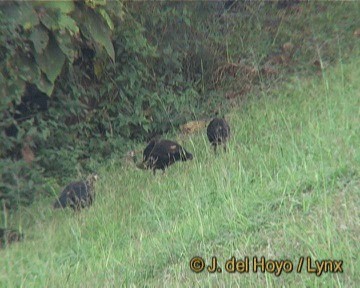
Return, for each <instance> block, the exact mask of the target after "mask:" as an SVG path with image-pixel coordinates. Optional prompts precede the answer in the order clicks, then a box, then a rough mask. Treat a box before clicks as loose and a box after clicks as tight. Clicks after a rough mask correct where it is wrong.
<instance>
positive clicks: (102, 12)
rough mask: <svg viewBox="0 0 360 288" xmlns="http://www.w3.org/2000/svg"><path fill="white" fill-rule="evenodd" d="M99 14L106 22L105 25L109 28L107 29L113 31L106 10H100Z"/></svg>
mask: <svg viewBox="0 0 360 288" xmlns="http://www.w3.org/2000/svg"><path fill="white" fill-rule="evenodd" d="M99 13H100V15H101V16H102V17H103V18H104V20H105V21H106V24H107V25H108V26H109V28H110V29H111V30H114V23H113V22H112V21H111V18H110V16H109V14H108V13H107V12H106V10H105V9H103V8H100V9H99Z"/></svg>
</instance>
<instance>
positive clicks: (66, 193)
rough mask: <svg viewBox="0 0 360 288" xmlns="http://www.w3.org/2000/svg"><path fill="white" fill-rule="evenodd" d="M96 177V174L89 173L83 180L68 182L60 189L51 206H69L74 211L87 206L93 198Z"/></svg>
mask: <svg viewBox="0 0 360 288" xmlns="http://www.w3.org/2000/svg"><path fill="white" fill-rule="evenodd" d="M98 178H99V177H98V175H97V174H90V175H89V176H88V177H87V179H86V180H85V181H79V182H72V183H70V184H69V185H67V186H66V187H65V189H64V190H63V191H62V193H61V195H60V197H59V198H58V200H56V202H55V203H54V205H53V207H54V208H55V209H56V208H65V207H66V206H70V207H71V208H72V209H73V210H74V211H79V210H80V209H81V208H85V207H89V206H90V205H91V204H92V203H93V201H94V199H95V190H94V188H95V187H94V186H95V185H94V184H95V182H96V181H97V180H98Z"/></svg>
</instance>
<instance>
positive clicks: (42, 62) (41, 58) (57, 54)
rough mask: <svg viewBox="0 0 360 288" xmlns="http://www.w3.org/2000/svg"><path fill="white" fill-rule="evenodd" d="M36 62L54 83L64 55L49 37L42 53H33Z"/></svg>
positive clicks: (62, 63)
mask: <svg viewBox="0 0 360 288" xmlns="http://www.w3.org/2000/svg"><path fill="white" fill-rule="evenodd" d="M35 59H36V62H37V63H38V64H39V67H40V69H41V71H43V72H44V73H45V74H46V76H47V78H48V79H49V80H50V82H51V83H54V82H55V80H56V78H57V77H58V76H59V74H60V72H61V69H62V67H63V65H64V61H65V55H64V54H63V53H62V52H61V50H60V48H59V46H58V45H57V43H56V41H55V40H54V39H50V41H49V45H48V46H47V47H46V49H45V50H44V53H43V54H35Z"/></svg>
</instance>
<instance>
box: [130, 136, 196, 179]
mask: <svg viewBox="0 0 360 288" xmlns="http://www.w3.org/2000/svg"><path fill="white" fill-rule="evenodd" d="M192 159H193V155H192V154H191V153H189V152H188V151H186V150H185V149H184V148H183V147H181V146H180V145H179V144H178V143H176V142H173V141H170V140H158V139H152V140H151V141H150V142H149V143H148V145H147V146H146V148H145V149H144V153H143V166H144V167H145V169H152V170H153V173H154V175H155V171H156V169H161V170H163V171H165V168H166V167H168V166H170V165H172V164H174V163H175V162H176V161H187V160H192ZM137 166H138V165H137ZM138 167H139V168H140V166H138Z"/></svg>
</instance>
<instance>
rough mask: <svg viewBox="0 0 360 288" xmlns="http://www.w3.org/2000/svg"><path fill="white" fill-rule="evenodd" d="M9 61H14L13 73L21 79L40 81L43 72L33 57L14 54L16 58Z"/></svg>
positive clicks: (32, 81) (31, 81)
mask: <svg viewBox="0 0 360 288" xmlns="http://www.w3.org/2000/svg"><path fill="white" fill-rule="evenodd" d="M9 63H12V64H11V65H12V69H13V70H12V74H13V75H17V76H18V77H19V78H20V79H22V80H24V81H26V82H30V83H35V82H37V81H39V79H40V74H41V72H40V69H39V67H38V65H36V62H35V61H34V60H33V59H32V58H29V57H26V56H25V55H21V54H20V55H19V54H17V55H14V59H13V60H12V61H11V62H9ZM9 68H10V64H9Z"/></svg>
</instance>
